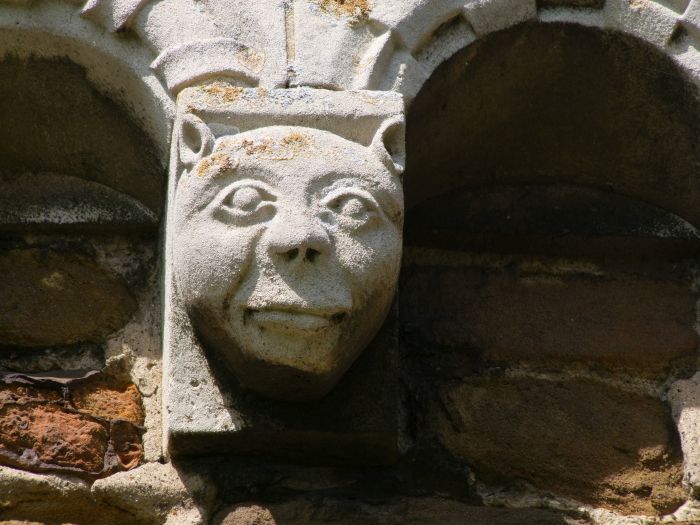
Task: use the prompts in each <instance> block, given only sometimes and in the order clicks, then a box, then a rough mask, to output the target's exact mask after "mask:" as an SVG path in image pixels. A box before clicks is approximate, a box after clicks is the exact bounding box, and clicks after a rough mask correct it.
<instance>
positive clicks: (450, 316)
mask: <svg viewBox="0 0 700 525" xmlns="http://www.w3.org/2000/svg"><path fill="white" fill-rule="evenodd" d="M697 11H698V7H697V5H696V0H690V1H683V0H678V1H676V0H673V1H665V2H654V1H647V0H643V1H628V0H606V1H604V2H599V1H594V2H587V1H584V2H581V1H551V0H548V1H542V2H535V1H534V0H533V1H528V0H490V1H489V0H474V1H469V2H465V1H464V0H455V1H452V0H432V1H424V0H374V1H364V0H286V1H285V0H279V1H278V0H271V1H266V2H242V1H238V0H228V1H210V2H194V1H192V2H190V1H188V0H163V1H157V2H156V1H153V2H152V1H147V0H146V1H138V2H136V1H124V0H104V1H103V0H91V1H89V2H87V3H86V4H84V5H82V4H81V3H68V2H61V1H55V2H29V1H25V0H19V1H17V0H9V1H8V0H5V1H2V0H0V57H2V59H1V60H0V94H2V97H0V378H1V379H2V380H1V381H0V464H1V465H2V466H0V520H6V522H7V523H17V521H12V520H20V522H22V520H27V521H26V522H40V523H79V524H82V523H100V524H102V523H104V524H111V523H114V524H117V523H120V524H121V523H143V524H144V525H145V524H160V523H169V524H198V523H202V524H204V523H207V524H209V523H211V524H234V523H235V524H268V523H269V524H275V523H276V524H287V523H289V524H297V523H300V524H303V523H348V524H350V523H352V524H355V523H368V524H369V523H470V524H471V523H473V524H484V525H486V524H489V525H491V524H516V523H517V524H528V523H533V524H535V523H536V524H549V523H551V524H561V525H563V524H579V523H580V524H583V523H598V524H652V523H667V522H673V523H700V502H698V500H697V498H698V496H699V494H700V492H699V489H698V487H700V480H699V479H698V475H699V474H698V472H700V471H699V470H698V464H699V462H700V459H698V458H699V456H698V454H700V449H698V445H697V442H698V437H699V436H700V434H699V432H700V426H699V425H698V421H700V419H698V418H700V414H698V411H697V405H698V402H699V401H698V400H699V399H700V397H698V396H700V389H699V388H698V383H699V382H700V380H699V379H698V378H697V376H696V375H695V374H696V371H697V346H698V332H697V330H698V328H697V300H698V287H697V276H698V260H697V257H698V253H699V250H698V241H699V240H700V234H698V231H697V227H698V221H699V220H700V219H698V215H697V214H698V211H697V210H698V209H699V208H698V207H697V203H698V202H700V194H699V193H700V188H699V187H698V184H697V181H696V177H697V173H696V171H697V167H698V166H699V165H700V150H698V146H697V144H696V140H695V137H696V136H697V131H698V128H699V127H700V111H698V110H699V109H700V108H699V107H698V103H697V99H696V97H697V95H696V85H697V83H698V75H699V74H700V73H698V72H699V71H700V54H699V52H698V49H700V44H698V41H697V38H698V37H699V36H700V33H699V29H700V26H698V24H700V19H698V13H697ZM192 86H195V87H196V86H200V87H199V88H197V89H199V94H200V95H201V94H202V93H204V94H205V95H206V96H204V97H203V98H204V101H203V102H202V100H200V99H196V97H195V98H192V97H191V96H190V95H184V94H183V93H186V92H185V91H184V90H186V89H187V88H190V87H192ZM297 88H304V89H297ZM197 89H195V91H194V92H197ZM326 90H332V91H333V92H340V94H339V95H337V93H336V94H334V95H331V94H328V91H326ZM363 90H365V91H363ZM368 90H372V91H371V92H370V91H368ZM285 91H287V92H289V93H290V94H289V95H287V94H285ZM377 92H380V93H377ZM381 92H384V93H381ZM187 93H190V94H191V93H192V91H189V92H187ZM396 93H398V94H399V95H402V97H403V102H404V103H405V108H406V109H405V119H406V124H407V134H406V148H405V164H406V171H405V174H404V175H403V179H402V180H403V184H404V190H405V195H406V200H405V229H404V247H403V252H404V253H403V262H402V268H401V277H400V280H399V287H398V292H397V294H396V300H395V304H394V307H393V309H392V310H391V313H390V315H389V318H388V320H387V321H386V323H385V326H384V328H383V329H382V331H381V332H380V336H379V337H378V338H377V339H376V340H375V342H374V343H373V345H374V346H371V347H370V348H371V351H369V352H366V354H365V355H364V356H363V357H362V358H360V359H359V360H358V361H357V362H356V364H355V365H354V368H351V370H350V372H349V373H348V376H347V377H346V378H345V379H344V380H342V381H341V382H340V383H339V384H338V386H337V388H336V389H335V390H332V391H331V394H329V396H327V397H325V398H324V399H323V400H321V401H308V402H306V403H309V404H301V405H300V404H294V403H292V404H284V403H282V404H281V405H279V404H274V403H271V402H268V401H264V402H260V401H258V400H256V399H254V396H253V399H252V400H251V394H249V393H247V392H246V391H245V389H243V390H241V391H239V390H237V389H236V388H237V387H235V388H234V387H230V389H229V387H228V386H227V387H225V388H223V390H222V391H223V393H224V394H225V395H223V397H222V399H223V400H222V401H221V406H224V407H226V410H227V412H226V413H223V412H221V413H214V414H207V415H206V417H203V416H202V417H201V419H200V414H197V410H194V409H193V410H192V413H191V414H185V415H186V416H187V417H188V418H189V419H190V420H192V421H194V422H195V425H194V426H195V427H196V424H199V422H200V421H207V422H209V421H214V423H215V424H211V425H209V423H207V425H209V426H208V427H206V428H203V429H202V432H201V435H203V436H205V437H204V438H202V437H201V436H199V437H197V436H196V435H195V436H194V438H193V439H194V440H193V441H192V443H194V444H195V445H194V446H191V445H188V447H189V448H188V451H187V453H179V452H178V450H177V449H176V448H173V446H172V441H171V440H172V435H173V433H172V428H171V427H170V426H169V425H171V421H172V418H170V419H169V416H170V415H171V414H170V412H171V408H172V407H171V406H170V405H168V404H167V401H165V405H164V399H165V398H167V396H168V395H172V391H171V392H170V393H168V392H167V388H168V386H169V384H170V382H171V378H169V376H168V374H167V373H166V374H165V376H164V375H163V368H164V363H163V356H164V355H165V356H166V361H167V359H168V357H167V356H168V355H169V354H168V352H169V351H170V350H171V349H172V348H175V346H168V345H170V344H171V343H172V340H173V337H172V333H171V332H169V330H170V327H171V325H172V323H173V322H174V323H175V324H176V325H177V324H178V323H181V322H182V316H183V315H184V314H183V313H182V312H174V313H173V310H171V305H172V304H173V303H172V301H171V300H172V297H171V296H170V295H169V294H170V293H171V290H170V288H169V286H170V285H169V283H170V282H171V280H170V278H171V272H172V266H171V260H170V259H169V255H168V254H169V253H170V252H169V251H168V250H169V249H170V248H171V246H172V245H173V243H177V242H178V241H180V242H185V240H184V239H180V240H178V239H177V238H175V239H172V240H171V241H170V240H169V241H168V244H166V241H165V240H164V239H165V238H166V229H168V230H169V228H170V224H171V223H170V222H168V221H169V220H170V218H171V217H172V209H173V206H172V205H173V202H174V197H175V194H176V191H177V184H176V182H177V181H178V179H179V177H180V175H181V170H182V169H183V168H182V166H191V169H192V173H195V175H194V176H195V177H197V176H198V175H197V173H200V174H202V173H204V174H209V173H214V172H216V173H215V174H214V175H213V176H212V177H213V179H212V180H214V181H215V182H216V180H217V179H216V177H220V176H223V175H221V174H222V173H224V174H225V173H227V172H234V171H235V170H236V169H237V168H238V167H239V164H238V162H239V161H238V160H235V161H234V160H232V159H226V158H224V157H221V156H219V157H216V154H217V153H214V154H213V155H212V156H211V157H208V155H209V154H210V153H212V151H214V146H215V144H216V145H217V146H216V147H225V144H224V142H225V140H228V139H226V137H227V136H229V135H232V136H235V134H237V133H239V132H245V131H247V130H255V129H257V128H263V127H265V126H272V125H282V124H283V125H285V126H305V127H307V128H314V131H316V132H317V134H315V135H313V137H317V136H321V135H319V134H318V133H320V132H319V131H318V130H321V131H322V132H324V133H334V134H335V135H336V136H338V137H342V138H343V140H346V141H349V142H352V143H353V144H355V146H353V147H358V146H357V145H359V146H361V147H363V148H367V151H369V152H370V153H371V155H379V157H378V158H380V159H381V160H382V162H384V164H385V166H386V167H387V169H388V170H389V171H390V172H391V173H392V174H395V173H396V171H395V170H398V169H400V165H402V164H403V163H404V158H403V157H404V154H403V153H404V148H403V137H402V136H397V133H398V135H401V133H402V131H401V132H396V131H395V130H396V129H400V126H399V127H394V128H389V127H383V125H384V123H386V121H387V120H390V119H391V118H394V117H396V115H395V114H394V113H395V108H396V107H397V106H396V104H395V100H396V99H397V98H398V97H395V94H396ZM336 95H337V98H334V97H336ZM346 95H347V98H343V97H346ZM188 97H190V98H188ZM392 97H394V98H392ZM270 99H272V102H270ZM335 100H341V102H334V101H335ZM197 104H200V106H198V105H197ZM275 104H276V105H275ZM334 104H335V105H334ZM270 108H273V109H270ZM338 108H340V109H338ZM176 110H177V115H178V117H177V119H176ZM188 115H194V117H195V118H191V116H188ZM403 118H404V115H400V117H399V118H394V120H393V121H391V123H390V124H391V126H394V125H396V124H397V123H398V124H402V123H403ZM334 119H335V120H334ZM178 126H180V127H178ZM188 126H189V127H188ZM263 133H264V132H263ZM268 134H269V135H270V136H271V137H272V136H273V135H274V134H273V133H272V132H269V133H268ZM324 136H325V135H324ZM294 137H297V138H298V136H297V135H294ZM247 140H252V139H250V138H248V139H247ZM256 140H257V139H256ZM217 141H218V142H217ZM244 142H245V141H244ZM336 142H337V140H336ZM183 144H185V145H186V146H187V147H188V148H189V150H187V151H185V152H184V153H183V151H184V150H183V148H182V145H183ZM222 144H224V146H222ZM241 144H242V145H241V148H240V149H241V151H242V152H243V153H241V155H246V154H247V155H249V156H256V155H257V157H256V158H257V159H258V160H259V159H260V158H262V159H263V160H264V161H273V162H278V161H279V160H280V156H281V157H285V156H286V155H287V154H288V152H286V150H284V151H282V150H283V149H284V148H287V147H290V146H289V142H287V143H284V144H283V146H284V147H281V146H279V145H276V144H275V143H273V141H272V139H270V141H268V142H265V140H264V139H261V142H260V143H256V142H254V141H251V142H249V143H241ZM298 144H299V143H298V141H297V140H296V139H295V141H294V146H295V147H296V146H298ZM349 147H350V146H348V148H349ZM280 148H281V149H280ZM216 151H220V150H216ZM221 151H223V150H221ZM319 151H320V150H319ZM324 151H325V150H324ZM334 151H335V150H334ZM338 151H340V150H338ZM353 151H355V150H353ZM358 151H359V150H358ZM362 151H364V150H362ZM280 152H281V153H280ZM188 155H189V156H188ZM358 155H359V154H358ZM340 157H341V155H340V154H338V155H337V156H333V155H329V156H328V157H327V158H326V157H324V159H325V160H327V163H328V164H329V165H331V164H332V165H343V164H342V162H341V160H342V159H341V160H338V159H340ZM358 158H359V157H357V156H356V157H353V159H354V160H355V161H356V162H357V163H358V164H359V163H361V162H360V161H359V160H358ZM372 158H373V157H372ZM202 159H203V160H202ZM285 159H286V157H285ZM314 160H317V159H316V158H314ZM197 162H201V163H200V164H197ZM256 162H257V160H256ZM365 162H369V161H365ZM334 163H337V164H334ZM168 164H169V166H170V167H169V168H168V167H167V166H168ZM307 164H308V165H311V164H312V162H311V161H308V163H307ZM197 166H199V169H197ZM343 166H344V165H343ZM397 166H399V167H398V168H397ZM187 169H190V168H186V169H185V171H187ZM309 169H310V170H311V168H309ZM352 169H353V168H351V167H350V168H347V170H348V171H352ZM227 170H228V171H227ZM378 170H379V168H376V169H375V172H373V173H375V175H372V176H377V175H376V173H379V171H378ZM205 172H206V173H205ZM207 176H208V175H207ZM397 176H398V175H397ZM195 180H198V179H195ZM375 180H378V179H375ZM288 188H292V190H293V189H294V186H288ZM334 188H335V187H334ZM292 190H289V191H288V193H292ZM207 191H208V190H207ZM363 195H364V194H363ZM283 196H284V195H283ZM248 198H249V199H250V196H249V195H248ZM363 198H364V197H363ZM236 202H238V204H239V205H241V206H243V208H245V207H246V206H249V205H250V202H254V199H253V200H252V201H250V200H249V201H245V199H244V202H242V203H241V202H240V201H236ZM353 206H354V207H355V208H353ZM357 206H358V204H357V203H354V202H353V203H352V204H351V206H350V208H349V212H350V213H354V214H357V213H358V212H357V209H356V208H357ZM169 214H170V215H169ZM291 252H292V250H287V251H286V252H285V253H287V254H290V253H291ZM306 253H311V255H312V257H311V258H312V259H313V256H314V252H306ZM289 257H290V259H292V258H294V257H295V256H294V255H290V256H289ZM359 264H360V265H362V264H365V265H367V264H368V261H367V260H365V261H362V260H360V263H359ZM200 278H201V279H203V280H206V276H205V275H203V276H200ZM176 292H177V290H174V291H172V293H176ZM194 335H195V336H197V334H194ZM182 340H184V341H185V344H190V343H191V342H192V341H194V340H195V339H194V338H193V339H192V340H191V341H190V340H187V339H182ZM182 340H180V341H179V342H178V344H182ZM192 344H193V343H192ZM164 346H166V348H165V352H164ZM171 364H172V363H168V362H166V363H165V368H166V370H168V367H169V366H171ZM212 366H213V367H214V368H216V365H212ZM222 370H225V371H226V373H228V369H227V368H225V367H223V368H222ZM200 372H201V370H199V369H197V370H193V371H192V376H191V377H190V376H186V377H185V378H184V379H187V381H184V382H181V383H179V384H178V388H189V387H191V388H192V389H197V388H199V389H200V390H202V388H203V386H204V385H202V384H201V382H200V379H199V378H200V377H201V375H199V374H200ZM204 377H205V379H206V378H208V377H209V376H207V375H206V374H205V375H204ZM212 377H213V374H212ZM181 379H182V378H181ZM182 385H184V386H182ZM188 385H189V386H188ZM170 386H172V384H170ZM164 391H165V395H164ZM202 391H203V390H202ZM178 393H181V392H178ZM227 396H229V397H228V398H227ZM217 403H218V401H217ZM214 405H216V403H214ZM241 407H243V408H241ZM251 407H252V408H251ZM234 408H235V409H236V410H233V409H234ZM229 409H230V411H229ZM163 416H165V417H163ZM237 418H239V419H237ZM227 425H228V426H227ZM222 429H224V430H225V432H224V433H223V434H222V433H221V432H222ZM241 429H243V430H247V431H249V432H250V431H251V430H250V429H252V432H253V433H252V437H251V435H250V434H245V433H242V434H240V435H242V436H243V438H242V439H239V438H238V437H236V436H235V435H234V434H235V433H236V432H238V431H240V430H241ZM280 431H283V432H282V433H281V434H280V433H279V432H280ZM207 432H210V433H208V434H207ZM226 432H228V433H229V434H226ZM217 433H218V435H217ZM195 434H196V432H195ZM280 435H281V436H282V438H280V437H279V436H280ZM222 436H223V437H222ZM234 438H235V439H239V440H238V441H236V442H235V443H236V444H235V446H234V448H235V451H234V452H233V453H231V452H229V453H221V450H224V449H226V448H227V447H229V446H232V445H231V443H232V442H233V440H234ZM198 446H199V447H201V451H202V453H199V452H198V451H197V447H198ZM205 450H206V451H207V453H206V454H205V453H203V452H204V451H205Z"/></svg>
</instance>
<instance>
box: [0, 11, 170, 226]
mask: <svg viewBox="0 0 700 525" xmlns="http://www.w3.org/2000/svg"><path fill="white" fill-rule="evenodd" d="M0 8H1V9H2V16H0V70H2V71H3V73H2V74H1V75H0V79H1V80H0V92H2V97H3V98H2V102H0V121H1V122H2V135H3V139H2V141H1V142H2V144H1V145H0V159H1V160H2V166H0V169H2V171H3V172H4V173H5V174H7V173H14V174H19V173H32V174H34V175H33V176H34V177H36V176H37V174H39V173H48V174H51V176H50V177H44V178H43V179H41V181H30V180H29V178H27V177H25V178H24V179H22V180H20V178H18V177H16V176H15V177H13V178H12V180H9V179H8V176H5V179H7V180H5V187H6V191H5V199H4V200H5V201H7V202H6V206H5V210H7V209H8V206H9V203H10V202H13V203H15V205H14V206H13V209H12V210H10V211H9V212H8V211H6V213H5V214H4V215H5V216H3V217H2V220H3V221H5V222H9V223H12V222H13V221H15V222H16V221H18V220H19V221H20V222H21V221H24V220H27V221H29V222H36V221H39V222H42V221H43V222H47V223H48V222H51V221H58V222H60V221H68V222H74V221H78V222H80V221H81V220H89V217H93V219H94V220H96V221H98V222H100V221H103V222H104V221H105V220H107V221H108V222H109V221H110V220H111V219H109V220H108V219H107V215H110V214H112V215H115V214H116V215H121V216H122V217H127V215H129V214H131V215H129V216H130V218H127V219H126V221H127V222H128V221H129V220H136V221H137V222H139V221H141V222H143V221H144V220H146V218H147V217H148V216H150V217H151V218H150V219H149V220H150V221H155V223H157V221H158V217H159V216H160V214H161V211H162V209H163V207H164V204H165V188H166V184H165V174H166V167H167V159H168V155H169V143H170V128H171V123H172V117H173V113H174V102H173V100H172V98H171V95H170V94H168V93H167V91H166V90H165V89H164V87H163V85H162V84H161V82H160V81H159V80H158V79H157V78H156V77H155V76H154V74H153V72H152V71H151V70H150V67H149V66H150V63H151V62H152V60H153V58H154V56H153V53H152V52H151V51H150V50H149V49H148V48H146V47H145V46H143V45H142V44H141V43H140V41H139V40H138V39H136V38H133V36H129V35H122V34H119V33H109V32H105V31H103V30H101V29H100V28H98V27H97V26H95V25H94V24H93V23H92V22H90V21H88V20H84V19H82V18H80V17H78V16H76V14H75V7H74V6H71V5H66V4H61V3H42V4H40V5H36V6H33V7H32V9H31V11H28V10H27V8H26V7H25V6H21V5H19V4H17V5H15V6H8V5H2V6H0ZM45 185H47V186H45ZM38 186H44V187H43V189H44V190H47V189H49V188H50V191H48V192H47V191H44V192H43V194H44V195H52V197H51V198H53V199H54V200H55V202H56V205H55V206H54V208H55V210H54V211H55V213H53V215H52V213H51V212H47V211H46V208H45V206H46V205H47V202H46V197H41V195H40V194H42V192H41V191H40V190H39V189H38ZM8 188H9V190H8ZM32 188H33V189H32ZM14 194H17V195H23V196H25V198H24V201H25V202H24V203H23V204H24V206H23V204H22V203H20V201H19V200H17V199H15V198H14V197H12V195H14ZM34 194H36V195H34ZM88 195H89V196H91V197H90V198H88V197H87V196H88ZM81 196H82V197H83V199H82V200H85V199H88V200H91V201H93V202H92V207H90V209H89V210H88V211H87V212H86V211H85V210H83V211H81V210H78V209H77V208H76V207H75V204H70V202H71V201H75V199H74V198H73V197H78V201H81V199H80V197H81ZM27 199H29V200H27ZM32 199H33V200H32ZM59 201H60V202H59ZM108 203H109V205H108ZM61 206H63V208H62V211H61ZM109 206H112V208H113V210H112V211H111V212H109V211H108V210H107V208H108V207H109ZM37 207H39V208H42V209H43V210H44V211H43V215H44V217H43V218H39V217H38V215H39V214H37V213H36V211H34V212H32V211H31V210H32V209H36V208H37ZM20 208H23V209H24V210H25V211H24V212H20ZM129 210H131V211H129ZM20 213H24V214H25V215H27V217H25V218H24V219H22V218H20V217H19V214H20ZM32 213H33V214H34V216H33V217H31V216H30V215H32ZM61 213H63V214H64V216H63V217H59V215H60V214H61ZM81 213H82V215H83V217H82V219H81V218H79V217H78V215H80V214H81ZM66 214H68V215H71V214H72V215H73V217H72V218H69V217H68V216H67V215H66ZM105 214H107V215H105ZM115 220H116V219H115ZM155 223H154V224H155Z"/></svg>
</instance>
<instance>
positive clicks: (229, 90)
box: [199, 82, 243, 104]
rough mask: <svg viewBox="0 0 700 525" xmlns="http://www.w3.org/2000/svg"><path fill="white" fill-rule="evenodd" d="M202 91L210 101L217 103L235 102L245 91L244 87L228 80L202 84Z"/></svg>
mask: <svg viewBox="0 0 700 525" xmlns="http://www.w3.org/2000/svg"><path fill="white" fill-rule="evenodd" d="M199 89H200V91H202V92H203V93H204V94H206V95H207V98H208V99H209V101H210V102H214V103H217V104H230V103H231V102H235V101H236V100H237V99H238V97H240V96H241V93H243V88H242V87H239V86H233V85H231V84H229V83H227V82H213V83H211V84H207V85H206V86H200V88H199Z"/></svg>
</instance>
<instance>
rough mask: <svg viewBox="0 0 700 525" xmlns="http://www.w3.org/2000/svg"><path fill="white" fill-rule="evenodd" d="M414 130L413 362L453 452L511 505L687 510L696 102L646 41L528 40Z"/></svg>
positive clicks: (462, 64)
mask: <svg viewBox="0 0 700 525" xmlns="http://www.w3.org/2000/svg"><path fill="white" fill-rule="evenodd" d="M407 124H408V127H407V169H406V173H405V179H404V181H405V194H406V222H405V255H404V264H403V270H402V272H403V273H402V278H401V285H400V316H401V325H402V344H403V348H404V352H405V356H406V359H407V362H408V363H409V369H410V370H412V373H414V374H415V376H416V378H417V379H416V381H417V383H420V382H421V381H422V382H423V387H418V388H416V394H415V396H416V400H417V401H416V403H417V404H418V405H419V406H422V407H423V408H422V409H423V410H424V411H425V413H426V414H429V415H426V416H424V417H427V418H428V419H430V420H433V421H436V422H437V423H436V425H437V428H438V430H437V438H438V440H439V442H440V443H441V445H442V446H443V447H445V448H446V449H447V450H448V451H449V452H450V453H451V454H453V455H456V456H457V457H460V458H461V459H462V460H464V462H465V463H466V464H467V465H469V466H470V467H472V468H473V469H474V471H475V473H476V475H477V478H478V479H480V480H483V481H486V482H488V483H490V484H492V486H501V487H502V486H507V487H512V486H513V485H514V484H515V486H518V487H521V488H522V485H518V484H522V483H523V482H525V483H526V484H531V485H532V486H533V487H535V490H545V491H550V492H552V493H555V494H561V495H565V496H568V497H572V498H574V499H576V500H579V501H582V502H585V503H589V504H592V505H595V506H603V507H606V508H609V509H612V510H616V511H619V512H623V513H640V514H664V513H667V512H672V511H673V510H675V509H676V508H677V507H678V506H679V505H680V504H681V503H682V502H683V501H684V498H685V494H684V491H683V489H682V488H681V484H680V478H681V473H682V455H681V452H680V446H679V438H678V435H677V432H676V430H675V428H674V425H673V421H672V419H671V414H670V409H669V407H668V406H667V405H666V404H665V403H664V401H663V399H664V393H665V392H666V391H667V388H668V384H670V383H671V381H672V380H673V379H675V378H678V377H688V376H689V375H691V374H692V373H694V372H695V368H696V365H695V363H696V359H697V346H698V335H697V331H696V303H697V294H696V285H695V277H694V276H695V275H696V269H697V267H698V266H697V255H698V253H699V249H700V242H699V241H700V235H699V233H698V230H697V227H698V226H700V205H699V204H700V171H699V168H700V147H699V145H698V141H697V137H698V136H700V105H699V104H698V99H697V94H696V89H695V87H694V85H693V84H692V83H691V82H690V81H689V80H688V79H687V77H686V76H685V74H684V73H683V72H682V71H681V70H680V68H679V67H677V66H676V64H675V63H674V62H673V60H672V59H671V58H670V57H668V56H666V55H664V54H663V53H662V52H660V51H659V50H657V49H655V48H653V47H651V46H650V45H648V44H646V43H643V42H641V41H638V40H636V39H634V38H632V37H630V36H627V35H623V34H620V33H614V32H608V31H602V30H599V29H594V28H586V27H582V26H576V25H569V24H559V23H556V24H524V25H520V26H516V27H514V28H511V29H508V30H504V31H501V32H497V33H494V34H491V35H488V36H486V37H484V38H482V39H480V40H478V41H477V42H475V43H474V44H472V45H470V46H469V47H467V48H465V49H463V50H462V51H460V52H458V53H457V54H455V55H454V56H453V57H452V58H450V59H449V60H447V61H446V62H445V63H443V64H442V65H441V66H440V67H439V68H438V69H437V70H436V71H435V73H434V74H433V75H432V77H431V78H430V79H429V80H428V82H427V83H426V84H425V85H424V87H423V89H422V90H421V92H420V93H419V94H418V96H417V98H416V99H415V101H414V102H413V104H412V106H411V107H410V108H409V111H408V118H407ZM431 399H432V401H430V400H431ZM418 439H421V438H420V435H419V438H418ZM652 451H654V452H652Z"/></svg>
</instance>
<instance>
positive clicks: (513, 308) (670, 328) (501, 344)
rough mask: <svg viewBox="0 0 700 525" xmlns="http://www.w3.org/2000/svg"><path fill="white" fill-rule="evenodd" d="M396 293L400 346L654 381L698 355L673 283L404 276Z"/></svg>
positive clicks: (687, 297) (689, 297) (442, 271)
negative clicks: (404, 341) (589, 368)
mask: <svg viewBox="0 0 700 525" xmlns="http://www.w3.org/2000/svg"><path fill="white" fill-rule="evenodd" d="M401 290H402V292H401V316H402V323H403V324H404V326H405V327H406V328H407V329H408V330H409V334H410V335H409V337H412V338H415V341H416V342H424V343H426V344H434V345H438V346H447V347H452V348H457V349H464V351H467V352H472V353H474V355H476V354H478V353H481V354H482V355H483V357H484V358H485V359H488V360H494V361H524V362H533V363H544V362H548V361H550V362H551V361H554V362H571V361H576V362H586V363H594V364H597V365H603V366H606V367H609V368H612V369H631V370H648V371H651V372H661V371H664V370H667V369H668V367H669V365H671V364H672V363H674V361H677V360H681V359H685V360H686V361H689V360H691V359H693V357H694V355H695V352H696V348H697V345H698V336H697V333H696V332H695V302H696V300H697V297H696V295H695V294H694V293H693V292H692V291H691V289H690V286H689V285H684V284H681V283H677V282H673V281H661V280H652V279H645V278H641V277H637V278H635V277H614V276H606V277H596V276H592V275H589V276H586V275H548V274H537V275H519V274H518V273H517V272H513V271H510V270H504V271H491V270H488V269H479V268H459V267H453V268H448V267H413V268H411V269H410V270H409V271H408V272H406V274H405V276H404V280H403V282H402V286H401Z"/></svg>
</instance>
